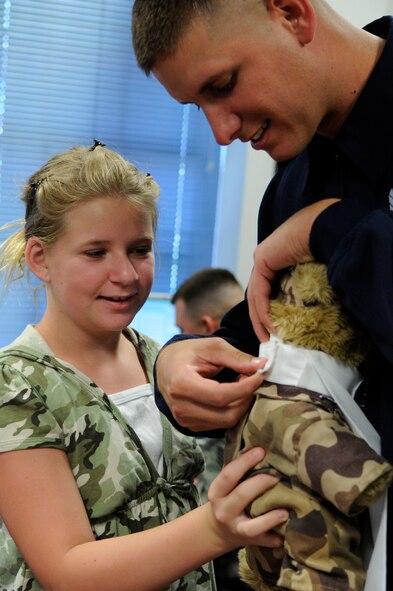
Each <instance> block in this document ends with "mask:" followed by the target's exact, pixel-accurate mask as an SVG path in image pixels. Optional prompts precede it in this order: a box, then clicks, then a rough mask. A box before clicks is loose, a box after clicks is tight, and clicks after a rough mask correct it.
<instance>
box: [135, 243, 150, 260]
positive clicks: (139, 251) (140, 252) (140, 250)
mask: <svg viewBox="0 0 393 591" xmlns="http://www.w3.org/2000/svg"><path fill="white" fill-rule="evenodd" d="M151 251H152V245H151V244H148V245H146V246H138V247H137V248H134V249H133V251H132V252H133V253H134V254H135V255H136V256H140V257H143V256H146V255H148V254H149V253H151Z"/></svg>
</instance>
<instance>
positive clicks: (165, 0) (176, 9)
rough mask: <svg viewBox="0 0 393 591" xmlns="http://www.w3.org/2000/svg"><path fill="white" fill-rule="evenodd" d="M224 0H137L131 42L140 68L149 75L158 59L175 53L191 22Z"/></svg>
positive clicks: (133, 15)
mask: <svg viewBox="0 0 393 591" xmlns="http://www.w3.org/2000/svg"><path fill="white" fill-rule="evenodd" d="M220 1H222V0H135V3H134V7H133V9H132V42H133V46H134V52H135V56H136V59H137V62H138V65H139V67H140V68H141V69H142V70H143V71H144V72H145V74H147V75H149V74H150V73H151V71H152V69H153V67H154V64H155V62H156V60H157V59H158V58H166V57H168V56H169V55H170V54H171V53H173V52H174V51H175V50H176V49H177V47H178V44H179V41H180V39H181V37H182V35H183V33H184V32H185V30H186V28H187V27H188V25H189V24H190V23H191V22H192V20H193V19H195V18H196V17H198V16H201V15H204V14H205V15H206V14H208V13H210V14H212V13H213V12H214V10H215V9H216V8H217V6H218V4H219V3H220Z"/></svg>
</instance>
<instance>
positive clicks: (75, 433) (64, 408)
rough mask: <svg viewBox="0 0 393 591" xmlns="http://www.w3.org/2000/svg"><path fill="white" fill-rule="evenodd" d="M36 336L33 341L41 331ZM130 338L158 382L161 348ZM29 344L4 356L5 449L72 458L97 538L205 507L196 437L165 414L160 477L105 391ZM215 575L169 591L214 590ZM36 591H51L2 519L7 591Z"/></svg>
mask: <svg viewBox="0 0 393 591" xmlns="http://www.w3.org/2000/svg"><path fill="white" fill-rule="evenodd" d="M27 331H28V333H29V339H30V340H29V339H26V340H27V342H29V344H30V342H31V331H34V332H35V333H36V331H35V330H34V329H33V328H32V327H28V329H27ZM37 334H38V333H37ZM129 336H130V338H131V340H132V341H133V342H134V344H135V345H136V346H137V348H138V350H139V352H140V355H141V358H142V359H143V361H144V363H145V366H146V370H147V373H148V376H149V379H150V381H152V366H153V362H154V359H155V356H156V354H157V345H156V343H155V342H154V341H152V340H151V339H148V338H147V337H142V336H141V335H139V334H138V333H136V332H133V331H130V332H129ZM38 337H39V335H38ZM22 343H23V338H22V339H19V340H18V342H17V345H14V346H10V347H8V348H5V349H3V350H2V351H0V451H8V450H17V449H29V448H42V447H48V448H56V449H60V450H62V451H64V453H66V454H67V457H68V460H69V463H70V466H71V468H72V471H73V473H74V476H75V480H76V483H77V485H78V488H79V491H80V494H81V497H82V499H83V502H84V505H85V507H86V511H87V514H88V516H89V520H90V523H91V527H92V530H93V532H94V535H95V537H96V539H97V540H99V539H103V538H111V537H114V536H121V535H126V534H130V533H134V532H139V531H141V530H147V529H150V528H152V527H156V526H158V525H160V524H162V523H165V522H167V521H169V520H172V519H175V518H176V517H178V516H180V515H183V514H184V513H187V512H188V511H189V510H190V509H193V508H194V507H196V506H197V504H198V501H197V497H198V494H197V491H196V489H195V486H194V485H193V484H192V483H193V480H194V478H195V477H196V475H197V474H198V473H199V472H200V471H201V469H202V467H203V458H202V454H201V451H200V449H199V447H198V446H197V445H196V443H195V440H194V439H193V438H189V437H186V436H184V435H182V434H181V433H179V432H177V431H176V430H174V429H173V428H172V427H171V425H170V424H169V422H168V421H167V420H166V419H165V417H162V423H163V456H164V471H163V474H162V475H160V474H158V472H157V470H156V468H155V467H154V465H153V463H152V461H151V460H150V458H149V456H148V455H147V454H146V452H145V450H144V449H143V446H142V445H141V443H140V441H139V439H138V436H137V435H136V433H135V432H134V430H133V429H132V427H131V426H130V425H128V424H127V423H126V422H125V421H124V419H123V417H122V415H121V413H120V411H119V410H118V409H117V407H116V406H115V405H114V404H113V403H111V400H110V397H108V396H107V395H106V394H105V393H104V392H103V390H101V389H100V388H99V387H98V386H97V385H95V384H94V383H91V381H90V380H89V379H88V377H87V376H85V375H84V374H82V373H80V372H79V371H78V370H76V369H75V368H73V367H71V366H70V365H68V364H65V363H60V362H59V361H58V360H57V359H55V358H54V357H53V356H51V355H50V354H47V353H45V352H43V351H42V349H41V351H40V350H39V348H38V351H37V348H32V347H31V346H26V345H23V344H22ZM146 560H147V563H148V562H149V557H146ZM211 573H212V570H211V565H210V564H207V565H204V566H203V567H201V568H199V569H197V570H195V571H193V572H191V573H189V574H187V575H186V576H184V577H183V578H182V579H181V580H179V581H176V582H175V583H173V584H172V585H170V587H168V589H170V590H171V591H174V590H179V591H180V590H181V591H207V590H209V591H211V590H214V589H215V584H214V581H213V580H212V574H211ZM27 589H28V590H29V591H38V590H42V588H41V586H40V585H39V584H38V582H37V581H36V580H35V579H34V577H33V575H32V573H31V571H30V570H29V568H28V566H27V565H26V563H25V562H24V560H23V557H22V556H21V554H20V553H19V551H18V549H17V547H16V546H15V544H14V542H13V540H12V539H11V537H10V535H9V533H8V532H7V529H6V527H5V524H4V523H3V522H2V521H1V519H0V590H1V591H22V590H23V591H24V590H27Z"/></svg>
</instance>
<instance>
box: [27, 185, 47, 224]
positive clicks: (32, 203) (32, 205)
mask: <svg viewBox="0 0 393 591" xmlns="http://www.w3.org/2000/svg"><path fill="white" fill-rule="evenodd" d="M44 180H45V178H42V179H39V180H38V181H35V182H34V183H30V185H29V187H30V189H31V191H30V194H29V196H28V198H27V202H26V212H25V219H26V220H27V219H28V218H29V217H30V216H31V214H32V213H33V211H34V210H35V209H36V206H37V199H36V196H37V190H38V188H39V187H40V185H42V183H43V182H44Z"/></svg>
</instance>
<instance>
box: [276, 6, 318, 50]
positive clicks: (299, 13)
mask: <svg viewBox="0 0 393 591" xmlns="http://www.w3.org/2000/svg"><path fill="white" fill-rule="evenodd" d="M267 5H268V11H269V13H270V15H271V16H272V17H273V18H280V19H282V22H283V24H284V26H285V27H286V28H287V29H289V30H290V31H292V32H293V33H294V34H295V35H296V37H297V39H298V40H299V42H300V43H301V45H307V44H308V43H310V42H311V41H312V40H313V38H314V35H315V30H316V20H317V18H316V14H315V10H314V8H313V6H312V4H311V2H310V0H267Z"/></svg>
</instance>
